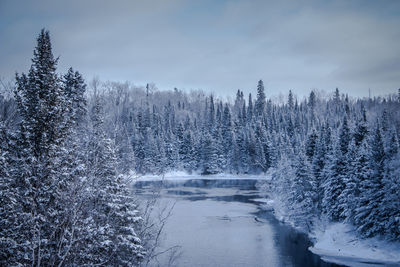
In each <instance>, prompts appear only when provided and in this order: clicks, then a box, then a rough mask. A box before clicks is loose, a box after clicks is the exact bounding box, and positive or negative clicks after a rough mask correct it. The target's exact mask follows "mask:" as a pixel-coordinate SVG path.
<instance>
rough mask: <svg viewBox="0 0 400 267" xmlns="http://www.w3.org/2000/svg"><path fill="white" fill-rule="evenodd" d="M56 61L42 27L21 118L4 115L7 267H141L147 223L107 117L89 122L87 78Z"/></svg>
mask: <svg viewBox="0 0 400 267" xmlns="http://www.w3.org/2000/svg"><path fill="white" fill-rule="evenodd" d="M57 61H58V60H57V59H55V58H54V57H53V54H52V47H51V43H50V36H49V32H48V31H45V30H42V31H41V33H40V34H39V36H38V38H37V46H36V48H35V50H34V57H33V59H32V66H31V68H30V70H29V73H28V74H27V75H26V74H22V75H18V74H17V76H16V86H15V90H14V92H15V98H14V99H15V102H14V103H15V104H16V107H17V108H16V110H17V114H18V116H17V117H14V120H15V121H13V122H10V119H13V117H12V116H10V114H9V113H7V112H4V111H5V109H4V110H3V113H2V120H1V122H0V204H1V207H0V215H1V217H0V265H2V266H29V265H31V266H83V265H90V266H93V265H108V266H135V265H138V264H139V263H140V261H141V260H142V259H143V257H144V255H145V251H144V249H143V246H142V242H141V239H140V237H139V235H138V234H137V233H136V227H139V225H140V224H141V223H140V221H141V217H140V215H139V214H138V213H139V212H138V210H137V208H136V205H135V204H134V202H133V201H132V199H131V197H130V192H129V190H128V188H129V187H128V184H127V183H126V181H124V180H123V178H122V176H120V175H118V171H117V169H116V168H117V165H118V164H117V158H116V157H115V146H114V144H113V141H111V140H110V139H109V138H108V137H106V135H105V134H104V132H103V131H102V127H101V123H99V121H101V117H100V116H97V117H96V119H93V120H87V119H86V115H87V112H86V99H85V95H84V94H85V90H86V88H85V87H86V85H85V83H84V81H83V79H82V76H81V75H80V74H79V72H76V71H73V70H72V69H70V70H69V71H68V73H67V74H66V75H64V76H61V75H59V74H58V73H56V66H57ZM95 107H97V106H96V105H95ZM90 123H92V124H93V127H92V128H90V127H88V125H89V124H90Z"/></svg>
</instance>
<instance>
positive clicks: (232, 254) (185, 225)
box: [135, 179, 339, 267]
mask: <svg viewBox="0 0 400 267" xmlns="http://www.w3.org/2000/svg"><path fill="white" fill-rule="evenodd" d="M154 188H159V194H160V203H162V205H170V206H171V205H175V206H174V208H173V211H172V214H171V216H170V217H169V219H168V221H167V223H166V225H165V228H164V235H163V240H162V245H161V248H160V251H161V250H163V249H167V248H169V247H172V246H180V253H181V255H180V256H179V258H177V260H176V262H174V263H173V266H271V267H274V266H296V267H317V266H318V267H333V266H339V265H335V264H331V263H326V262H324V261H322V260H321V259H320V257H319V256H317V255H315V254H313V253H311V252H310V251H309V250H308V247H309V246H310V245H311V244H310V241H309V240H308V238H307V237H306V236H305V235H304V234H301V233H298V232H297V231H295V230H294V229H293V228H291V227H290V226H288V225H285V224H282V223H280V222H279V221H278V220H276V219H275V217H274V216H273V214H272V211H267V210H264V209H262V208H261V206H262V204H263V202H262V201H263V199H262V198H261V197H260V194H259V191H258V190H257V188H256V180H251V179H249V180H246V179H237V180H227V179H225V180H210V179H193V180H186V181H166V182H163V183H161V182H150V181H147V182H137V183H136V185H135V189H136V194H137V195H138V196H139V197H143V198H145V197H148V196H149V195H152V194H153V191H154ZM153 265H156V266H157V265H159V266H167V265H168V258H167V256H165V257H163V256H161V257H160V258H159V262H158V263H156V262H153Z"/></svg>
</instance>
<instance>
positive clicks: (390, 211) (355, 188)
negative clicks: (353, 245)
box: [268, 90, 400, 240]
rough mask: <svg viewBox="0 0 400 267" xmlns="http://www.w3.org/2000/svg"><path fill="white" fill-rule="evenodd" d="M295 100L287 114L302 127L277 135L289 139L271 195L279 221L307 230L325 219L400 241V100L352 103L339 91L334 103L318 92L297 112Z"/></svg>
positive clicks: (275, 171) (274, 174)
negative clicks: (316, 219)
mask: <svg viewBox="0 0 400 267" xmlns="http://www.w3.org/2000/svg"><path fill="white" fill-rule="evenodd" d="M291 97H292V96H290V95H289V101H288V105H287V106H284V107H282V108H281V112H282V113H284V114H286V116H289V117H299V116H300V117H302V118H303V121H302V122H303V123H302V125H299V124H297V125H298V129H297V130H295V131H293V130H292V129H291V128H292V127H293V126H292V123H287V124H284V125H281V127H283V128H285V127H286V129H283V130H279V129H278V130H275V129H274V130H272V131H273V132H274V131H276V134H277V135H280V136H289V138H288V139H289V140H288V142H287V144H286V145H283V148H284V150H282V149H281V155H284V156H281V157H280V158H279V159H278V161H277V163H275V166H276V167H275V168H273V169H272V178H273V179H272V182H271V186H270V187H269V189H268V190H269V191H270V192H271V193H272V194H273V195H274V200H275V211H276V213H277V215H278V217H280V218H281V219H283V220H287V221H290V222H291V223H293V224H294V225H295V226H297V227H300V228H302V229H303V230H305V231H310V229H312V227H311V228H310V226H312V225H313V222H314V219H315V218H318V219H324V220H325V219H328V220H331V221H335V222H336V221H345V222H347V223H350V224H353V225H354V226H355V228H356V229H357V231H358V232H359V233H360V234H361V235H362V236H365V237H372V236H377V235H379V236H386V237H387V238H389V239H392V240H397V239H398V238H400V227H399V221H400V209H399V207H400V206H399V205H400V193H399V192H400V191H399V190H398V189H399V185H400V176H399V172H398V165H399V143H398V137H399V130H400V122H399V118H400V116H399V115H400V101H399V100H400V99H396V98H394V97H388V98H380V99H367V100H357V101H350V100H349V99H348V97H344V96H343V97H340V94H339V90H337V91H336V93H335V95H334V98H333V99H318V98H316V96H315V94H312V95H310V98H309V100H308V105H307V107H306V106H303V108H301V106H300V108H299V109H298V110H297V111H295V112H293V111H292V108H291V104H290V103H291V102H292V101H293V100H291ZM311 107H313V108H311ZM316 110H318V112H315V111H316ZM289 122H290V120H289ZM293 132H295V134H292V133H293ZM296 132H297V133H296ZM273 135H274V134H272V136H273ZM281 148H282V147H281ZM282 152H283V153H282Z"/></svg>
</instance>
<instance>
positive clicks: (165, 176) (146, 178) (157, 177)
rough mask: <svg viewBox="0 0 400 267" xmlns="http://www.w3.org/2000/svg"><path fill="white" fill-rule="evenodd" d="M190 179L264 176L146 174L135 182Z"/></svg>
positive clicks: (179, 173) (251, 178)
mask: <svg viewBox="0 0 400 267" xmlns="http://www.w3.org/2000/svg"><path fill="white" fill-rule="evenodd" d="M190 179H209V180H212V179H226V180H238V179H246V180H259V179H265V175H250V174H241V175H235V174H230V173H219V174H214V175H200V174H198V173H191V174H189V173H187V172H183V171H172V172H168V173H165V174H163V175H153V174H147V175H142V176H136V178H135V180H136V181H160V180H190Z"/></svg>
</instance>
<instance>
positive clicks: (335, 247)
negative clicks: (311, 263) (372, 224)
mask: <svg viewBox="0 0 400 267" xmlns="http://www.w3.org/2000/svg"><path fill="white" fill-rule="evenodd" d="M324 228H325V229H320V230H316V231H315V232H314V233H313V234H312V237H313V239H314V240H315V243H314V246H313V247H310V250H311V251H312V252H313V253H315V254H318V255H320V256H321V258H322V259H323V260H325V261H329V262H335V263H338V264H344V265H348V266H357V267H358V266H366V265H368V266H382V265H384V266H385V265H389V266H400V242H388V241H385V240H380V239H379V238H368V239H361V238H360V237H358V236H357V234H356V232H355V229H354V227H352V226H351V225H349V224H346V223H331V224H329V225H328V226H326V227H324Z"/></svg>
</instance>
